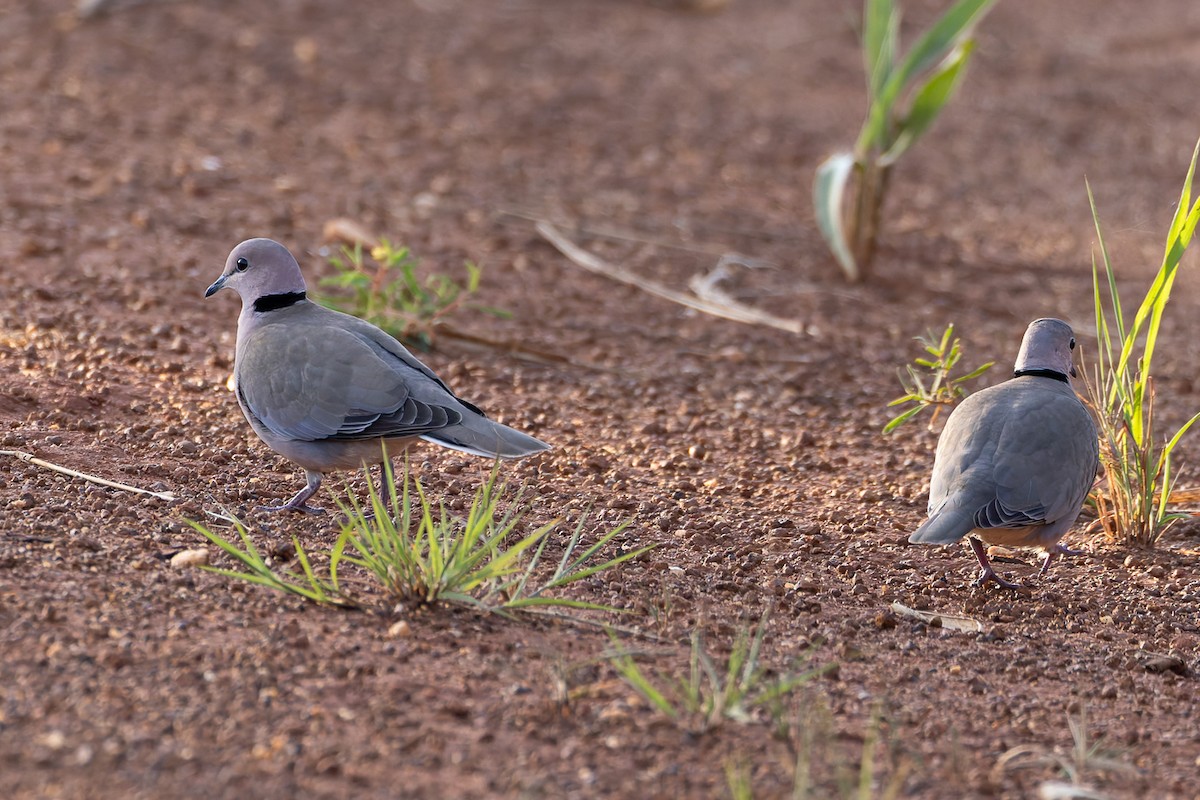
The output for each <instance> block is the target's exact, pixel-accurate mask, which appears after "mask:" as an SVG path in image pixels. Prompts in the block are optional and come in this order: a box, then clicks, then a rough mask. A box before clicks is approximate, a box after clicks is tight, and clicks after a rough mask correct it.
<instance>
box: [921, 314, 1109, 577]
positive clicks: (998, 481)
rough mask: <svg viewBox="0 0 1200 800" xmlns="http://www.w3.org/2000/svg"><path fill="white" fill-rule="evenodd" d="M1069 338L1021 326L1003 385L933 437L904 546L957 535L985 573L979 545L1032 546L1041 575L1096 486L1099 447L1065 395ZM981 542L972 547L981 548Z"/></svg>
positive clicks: (1054, 324) (1087, 417)
mask: <svg viewBox="0 0 1200 800" xmlns="http://www.w3.org/2000/svg"><path fill="white" fill-rule="evenodd" d="M1074 349H1075V337H1074V335H1073V333H1072V331H1071V327H1070V326H1069V325H1067V323H1065V322H1063V321H1062V320H1057V319H1038V320H1034V321H1033V322H1031V323H1030V324H1029V327H1028V328H1027V329H1026V330H1025V338H1024V339H1023V340H1022V342H1021V350H1020V352H1019V353H1018V354H1017V360H1016V365H1015V367H1014V370H1013V377H1012V378H1011V379H1009V380H1007V381H1005V382H1004V383H1001V384H998V385H996V386H992V387H990V388H987V389H984V390H982V391H979V392H976V393H974V394H972V395H969V396H968V397H967V398H966V399H965V400H963V402H962V403H961V404H960V405H959V406H958V407H957V408H955V409H954V412H953V413H952V414H951V415H950V418H949V419H948V420H947V421H946V427H945V429H944V430H943V431H942V434H941V437H940V438H939V439H938V445H937V452H936V454H935V456H934V462H933V475H932V477H931V478H930V482H929V517H928V519H926V520H925V522H924V523H922V524H921V526H920V527H919V528H917V529H916V531H914V532H913V534H912V536H910V537H909V539H908V540H909V541H910V542H918V543H923V544H950V543H952V542H956V541H958V540H960V539H962V538H963V537H964V536H965V537H967V542H968V543H969V544H970V546H971V549H972V550H973V551H974V552H975V556H976V558H977V559H978V560H979V565H980V567H981V568H982V572H981V573H980V574H979V577H978V579H977V580H976V581H975V585H977V586H978V585H983V584H985V583H987V582H988V581H994V582H995V583H997V584H999V585H1000V586H1002V587H1005V588H1009V589H1019V588H1021V587H1020V585H1019V584H1015V583H1011V582H1009V581H1007V580H1005V579H1003V578H1001V577H1000V576H999V575H997V574H996V572H995V570H994V569H992V565H991V564H990V563H989V562H988V557H987V551H986V550H985V549H984V547H983V542H987V543H988V544H996V545H1004V546H1009V547H1036V548H1041V549H1042V550H1043V551H1044V552H1045V554H1046V555H1045V561H1044V562H1043V564H1042V568H1041V571H1040V572H1039V573H1038V574H1039V576H1040V575H1044V574H1045V572H1046V570H1047V569H1048V568H1049V567H1050V563H1051V562H1052V561H1053V560H1054V558H1055V556H1056V555H1060V554H1063V555H1078V553H1077V552H1076V551H1073V550H1068V549H1067V548H1065V547H1063V546H1062V545H1061V544H1059V540H1060V539H1061V538H1062V537H1063V534H1065V533H1066V532H1067V530H1069V529H1070V527H1071V525H1073V524H1074V522H1075V519H1076V517H1078V516H1079V510H1080V509H1081V508H1082V506H1083V501H1084V499H1085V498H1086V497H1087V494H1088V490H1089V489H1090V488H1091V486H1092V483H1093V481H1094V480H1095V478H1096V470H1097V468H1098V466H1099V439H1098V436H1097V433H1096V426H1095V423H1094V422H1093V421H1092V417H1091V414H1089V413H1088V410H1087V408H1085V407H1084V405H1083V403H1082V402H1081V401H1080V400H1079V397H1078V396H1077V395H1076V394H1075V390H1074V389H1073V388H1071V382H1070V378H1071V377H1074V376H1075V367H1074V365H1073V363H1072V358H1071V354H1072V351H1073V350H1074ZM981 540H982V541H981Z"/></svg>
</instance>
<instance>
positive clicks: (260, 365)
mask: <svg viewBox="0 0 1200 800" xmlns="http://www.w3.org/2000/svg"><path fill="white" fill-rule="evenodd" d="M221 289H232V290H233V291H235V292H236V293H237V294H238V295H239V296H240V297H241V300H242V312H241V315H240V316H239V317H238V327H237V342H236V350H235V355H234V368H233V379H234V390H235V392H236V394H237V400H238V405H239V406H241V409H242V413H243V414H245V416H246V419H247V420H248V421H249V423H250V427H251V428H253V429H254V432H255V433H256V434H258V437H259V438H260V439H262V440H263V441H264V442H266V444H267V445H268V446H269V447H270V448H271V449H272V450H274V451H275V452H276V453H279V454H280V455H281V456H283V457H284V458H286V459H288V460H289V461H291V462H293V463H294V464H296V465H298V466H299V467H300V468H301V469H303V470H304V473H305V477H306V479H307V485H306V486H305V487H304V488H303V489H301V490H300V491H299V492H297V493H296V495H295V496H294V497H292V499H290V500H288V501H287V502H286V503H284V504H282V505H278V506H266V507H265V508H266V509H267V510H269V511H283V510H287V511H302V512H307V513H315V512H319V511H321V509H319V508H315V507H312V506H309V505H308V500H309V498H311V497H312V496H313V495H314V494H315V493H316V491H317V489H319V488H320V486H321V480H322V478H323V477H324V475H325V474H326V473H327V472H331V471H334V470H348V469H359V468H360V467H362V466H364V465H365V466H370V465H373V464H379V465H380V472H381V473H382V470H383V461H384V459H385V458H386V457H387V455H385V453H386V454H394V453H396V452H398V451H400V450H402V449H403V448H405V447H407V446H408V445H410V444H412V443H413V442H415V441H416V440H417V439H424V440H426V441H429V442H433V443H435V444H439V445H442V446H443V447H449V448H451V449H454V450H461V451H463V452H465V453H472V454H474V455H479V456H485V457H489V458H496V457H499V458H518V457H520V456H527V455H532V454H534V453H538V452H541V451H543V450H548V449H549V448H550V446H549V445H548V444H546V443H545V442H542V441H539V440H538V439H535V438H533V437H532V436H528V435H526V434H524V433H521V432H520V431H517V430H514V429H513V428H510V427H508V426H506V425H501V424H500V423H498V422H493V421H492V420H490V419H488V418H487V416H485V415H484V413H483V411H481V410H480V409H479V408H477V407H476V406H474V405H472V404H471V403H469V402H467V401H466V400H463V399H461V398H459V397H457V396H456V395H455V394H454V393H453V392H452V391H451V390H450V388H449V387H448V386H447V385H446V383H445V382H444V381H442V379H441V378H439V377H438V376H437V375H435V374H434V373H433V371H432V370H430V369H429V368H428V367H426V366H425V365H424V364H422V363H421V362H420V361H418V360H417V359H416V358H414V357H413V355H412V354H411V353H410V352H409V351H408V350H407V349H405V347H404V346H403V345H402V344H400V342H398V341H396V340H395V339H394V338H392V336H390V335H389V334H387V333H385V332H384V331H383V330H381V329H379V328H377V327H376V326H374V325H372V324H371V323H369V322H366V321H364V320H361V319H358V318H357V317H353V316H350V315H349V314H343V313H341V312H339V311H334V310H332V309H329V308H325V307H324V306H321V305H318V304H317V303H314V302H312V301H311V300H309V299H308V298H307V296H306V287H305V283H304V277H303V275H301V273H300V265H299V264H298V263H297V262H296V259H295V258H294V257H293V256H292V254H291V253H290V252H289V251H288V249H287V248H286V247H284V246H283V245H281V244H279V243H278V242H275V241H272V240H270V239H248V240H246V241H244V242H242V243H241V244H239V245H238V246H237V247H235V248H233V251H232V252H231V253H230V254H229V258H228V259H227V260H226V262H225V269H224V271H223V272H222V273H221V277H219V278H217V280H216V281H214V282H213V284H212V285H211V286H209V287H208V289H207V290H206V291H205V292H204V296H205V297H212V296H213V295H214V294H216V293H217V292H218V291H220V290H221ZM385 446H386V449H385Z"/></svg>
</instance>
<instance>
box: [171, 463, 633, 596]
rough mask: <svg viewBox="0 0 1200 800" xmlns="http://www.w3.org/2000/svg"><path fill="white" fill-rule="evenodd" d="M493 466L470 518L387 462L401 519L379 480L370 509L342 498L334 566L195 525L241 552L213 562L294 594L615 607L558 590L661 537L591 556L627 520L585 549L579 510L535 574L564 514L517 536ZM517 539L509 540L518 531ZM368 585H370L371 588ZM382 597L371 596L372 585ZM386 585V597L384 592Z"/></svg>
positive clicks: (300, 551) (517, 520)
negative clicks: (559, 550) (269, 553)
mask: <svg viewBox="0 0 1200 800" xmlns="http://www.w3.org/2000/svg"><path fill="white" fill-rule="evenodd" d="M496 480H497V473H496V472H495V471H493V473H492V475H491V476H490V477H489V478H488V480H487V481H486V482H485V483H483V484H482V485H481V486H480V488H479V490H478V491H477V492H476V494H475V497H474V500H473V502H472V503H471V507H470V509H469V511H468V512H467V516H466V518H465V519H461V518H456V517H454V516H453V515H451V514H450V513H449V512H448V511H447V510H446V508H445V507H444V506H439V507H438V509H437V511H436V512H435V510H434V508H433V506H432V504H431V503H430V501H429V499H428V497H427V496H426V495H425V492H424V490H423V489H422V487H421V484H420V481H418V480H417V479H416V478H415V477H410V476H409V474H408V471H407V470H405V474H404V479H403V481H402V482H401V483H402V486H401V488H399V489H397V486H396V483H397V482H396V480H395V476H394V475H393V473H392V471H391V469H390V466H389V467H387V468H385V483H384V487H385V488H384V490H383V491H384V492H387V496H388V498H389V500H390V506H391V508H392V509H396V512H395V518H394V519H393V514H392V513H391V512H390V511H389V508H388V504H386V503H385V502H384V494H383V492H381V491H377V490H375V488H374V487H372V488H371V489H370V491H369V510H364V509H363V508H361V507H360V506H359V505H358V503H357V501H356V500H353V499H352V501H351V506H350V507H345V506H343V507H342V511H343V513H344V514H345V516H346V522H345V523H343V527H342V533H341V535H340V536H339V537H338V540H337V543H336V544H335V545H334V547H333V549H332V551H330V553H329V555H328V567H327V569H325V570H323V571H320V572H319V571H318V570H316V569H315V568H314V567H313V566H312V559H311V558H310V557H309V555H308V554H307V553H306V552H305V551H304V548H303V547H301V545H300V543H299V541H297V540H296V539H295V537H293V539H292V542H293V545H294V547H295V550H296V559H297V561H298V562H299V564H300V566H301V571H300V572H296V571H295V570H294V569H277V568H275V566H274V565H272V564H271V563H269V562H268V560H267V559H265V558H264V557H263V555H262V554H261V553H260V552H259V551H258V550H257V549H256V548H255V547H254V544H253V542H252V541H251V539H250V536H249V534H248V532H247V531H246V528H245V526H243V525H242V524H241V522H239V521H237V520H233V523H234V526H235V528H236V529H237V532H238V535H239V537H240V539H241V546H240V547H239V546H238V544H236V543H235V542H231V541H228V540H226V539H225V538H223V537H222V536H220V535H219V534H217V533H215V532H214V531H212V530H209V529H208V528H206V527H204V526H203V525H200V524H199V523H196V522H190V523H189V524H190V525H191V526H192V527H193V528H195V529H196V530H197V531H198V532H200V533H201V534H202V535H204V536H205V537H206V538H207V539H208V540H209V541H211V542H213V543H214V544H216V545H217V546H218V547H220V548H221V549H222V550H224V551H225V552H226V553H228V554H229V555H230V556H232V557H233V558H234V560H235V561H237V562H238V563H239V564H240V565H241V566H242V569H241V570H237V569H233V570H231V569H221V568H212V571H214V572H217V573H219V574H222V575H226V576H229V577H233V578H238V579H241V580H247V581H250V582H252V583H258V584H262V585H264V586H268V587H270V588H272V589H275V590H278V591H283V592H289V593H292V594H297V595H299V596H301V597H304V598H306V599H308V600H311V601H313V602H316V603H322V604H328V605H336V606H343V607H350V608H376V609H379V610H387V609H391V608H392V607H394V606H395V605H396V604H397V603H419V604H425V605H433V604H436V603H443V602H445V603H458V604H461V605H467V606H472V607H475V608H480V609H483V610H486V611H492V612H497V613H500V614H505V615H511V614H512V612H515V611H519V610H529V609H533V608H535V607H538V606H555V607H560V608H570V609H600V610H606V611H614V610H615V609H612V608H609V607H607V606H603V605H600V604H597V603H591V602H587V601H584V600H576V599H572V598H565V597H559V596H554V595H553V593H554V592H555V591H556V590H559V589H563V588H565V587H567V586H569V585H570V584H573V583H576V582H577V581H580V580H583V579H584V578H587V577H590V576H592V575H595V574H597V573H600V572H604V571H606V570H609V569H612V568H613V567H616V566H617V565H619V564H621V563H623V562H625V561H628V560H630V559H632V558H636V557H637V556H639V555H641V554H642V553H644V552H646V551H647V550H649V549H651V548H652V547H653V546H654V545H647V546H645V547H641V548H637V549H634V550H631V551H629V552H626V553H622V554H621V555H618V556H615V557H612V558H609V559H608V560H606V561H602V562H598V563H593V561H594V559H593V557H594V556H596V555H597V553H599V552H600V551H601V550H603V549H604V548H605V547H607V546H608V545H609V544H610V543H611V542H612V540H613V539H614V537H616V536H617V535H618V534H620V533H621V532H622V531H623V530H625V528H626V527H627V525H628V523H624V524H622V525H619V526H617V527H616V528H614V529H612V530H610V531H609V532H608V533H606V534H604V535H603V536H601V537H600V538H599V539H597V540H596V542H595V543H594V544H592V545H591V546H588V547H586V548H581V545H580V539H581V537H582V534H583V528H584V523H585V522H586V517H584V518H581V519H580V521H579V523H578V525H577V526H576V527H575V529H574V531H573V533H572V534H571V536H570V538H569V539H568V540H567V542H566V546H565V548H564V550H563V554H562V556H561V558H560V560H559V562H558V565H557V567H556V568H555V569H554V570H553V572H552V573H551V574H550V576H549V577H548V578H546V579H544V580H543V579H536V576H537V574H538V572H539V570H538V566H539V564H540V563H541V560H542V556H543V555H544V553H545V549H546V544H547V542H548V537H549V534H550V532H551V531H553V530H555V529H556V528H557V527H558V525H559V523H558V522H557V521H554V522H550V523H547V524H546V525H543V526H541V527H539V528H538V529H536V530H535V531H533V532H532V533H528V534H525V535H524V536H519V538H518V534H517V529H518V528H519V527H520V524H521V522H522V517H521V514H520V513H519V512H518V511H516V510H514V509H515V508H516V507H517V506H518V505H519V497H518V498H517V500H518V502H514V503H512V504H510V506H509V510H508V511H506V512H504V513H501V511H500V504H501V499H502V496H503V494H504V486H503V485H498V484H497V483H496ZM514 538H515V539H516V540H515V541H511V540H512V539H514ZM347 566H350V567H354V568H357V569H356V570H355V572H356V576H355V578H356V579H355V582H354V588H351V585H350V584H349V583H348V582H347V578H346V575H345V573H346V568H347ZM364 587H365V588H364ZM372 592H374V594H375V596H376V599H375V600H374V602H373V601H372V595H371V593H372ZM380 593H382V597H381V598H379V597H378V595H379V594H380Z"/></svg>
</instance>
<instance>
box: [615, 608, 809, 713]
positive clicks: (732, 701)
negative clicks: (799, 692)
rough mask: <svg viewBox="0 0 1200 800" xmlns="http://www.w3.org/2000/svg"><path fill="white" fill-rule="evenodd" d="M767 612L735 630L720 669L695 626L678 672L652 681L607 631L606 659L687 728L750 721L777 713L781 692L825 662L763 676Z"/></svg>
mask: <svg viewBox="0 0 1200 800" xmlns="http://www.w3.org/2000/svg"><path fill="white" fill-rule="evenodd" d="M768 617H769V612H764V613H763V616H762V619H761V620H760V621H759V624H758V627H757V629H756V630H755V631H754V632H753V633H751V632H750V631H749V630H747V629H745V628H742V629H741V630H739V631H738V634H737V637H736V638H735V640H734V643H733V649H732V651H731V652H730V654H729V660H728V661H727V662H726V663H725V665H724V668H723V669H718V668H717V664H716V662H715V661H714V660H713V658H712V656H710V655H709V653H708V650H707V648H706V647H705V645H704V637H703V634H702V633H701V632H700V631H699V630H695V631H693V632H692V638H691V652H690V660H689V665H688V673H687V675H686V676H684V677H677V678H674V679H671V678H670V677H668V676H664V675H660V676H659V680H658V681H654V680H651V679H650V678H649V677H648V676H647V675H646V673H644V672H643V671H642V669H641V667H639V666H638V665H637V662H636V661H635V659H634V656H633V654H631V653H630V652H629V651H627V650H626V649H625V648H624V647H623V646H622V645H621V644H620V642H619V641H618V640H617V638H616V636H615V635H612V634H610V636H612V640H613V646H614V647H615V648H616V652H615V653H614V654H613V655H612V656H611V657H610V661H611V662H612V665H613V667H615V668H616V670H617V672H618V673H619V674H620V675H621V677H622V678H624V679H625V681H626V682H627V683H628V684H629V685H630V686H632V687H633V688H634V689H635V690H637V692H638V693H639V694H640V695H642V697H644V698H645V699H646V700H647V701H648V702H649V703H650V705H652V706H653V707H654V708H656V709H657V710H658V711H660V712H662V713H663V714H665V715H666V716H668V717H670V718H671V719H672V720H675V721H676V722H677V723H679V724H680V725H681V726H683V727H686V728H688V729H689V730H695V731H698V732H702V731H707V730H711V729H712V728H715V727H717V726H718V725H720V724H721V723H722V722H724V721H725V720H733V721H735V722H742V723H746V722H751V721H753V720H754V718H755V716H754V715H755V712H756V711H759V710H764V711H768V712H770V713H772V714H773V715H776V716H777V715H778V714H779V713H780V709H779V702H780V701H781V699H782V698H784V697H786V696H787V695H789V694H791V693H792V692H793V691H795V690H796V689H797V688H798V687H800V686H802V685H803V684H805V683H807V682H808V681H810V680H812V679H813V678H815V677H817V676H818V675H821V674H822V673H823V672H825V671H827V670H828V669H830V668H831V667H830V665H824V666H818V667H810V668H805V669H801V670H799V671H796V672H786V673H783V674H781V675H778V676H776V677H774V678H771V677H769V676H768V675H767V671H766V668H765V667H764V666H763V664H762V662H761V660H760V658H759V657H760V654H761V651H762V644H763V638H764V637H765V636H766V626H767V619H768Z"/></svg>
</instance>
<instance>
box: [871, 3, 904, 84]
mask: <svg viewBox="0 0 1200 800" xmlns="http://www.w3.org/2000/svg"><path fill="white" fill-rule="evenodd" d="M899 29H900V10H899V9H898V8H896V5H895V3H894V2H893V0H866V6H865V8H864V9H863V59H864V61H865V66H866V70H867V92H868V94H867V96H868V97H869V98H874V97H875V96H876V95H878V94H879V90H880V88H881V87H882V86H883V85H884V84H885V83H886V82H887V79H888V75H889V74H891V71H892V65H893V64H894V63H895V60H896V40H897V37H898V35H899Z"/></svg>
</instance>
